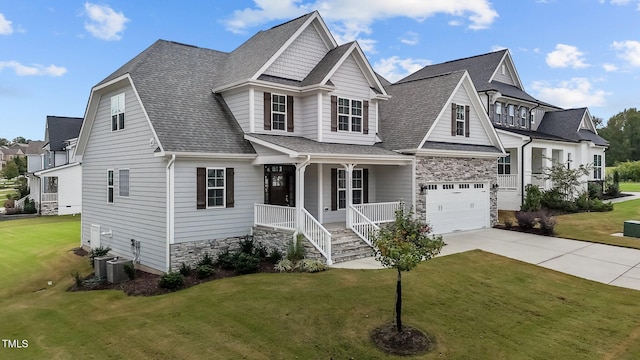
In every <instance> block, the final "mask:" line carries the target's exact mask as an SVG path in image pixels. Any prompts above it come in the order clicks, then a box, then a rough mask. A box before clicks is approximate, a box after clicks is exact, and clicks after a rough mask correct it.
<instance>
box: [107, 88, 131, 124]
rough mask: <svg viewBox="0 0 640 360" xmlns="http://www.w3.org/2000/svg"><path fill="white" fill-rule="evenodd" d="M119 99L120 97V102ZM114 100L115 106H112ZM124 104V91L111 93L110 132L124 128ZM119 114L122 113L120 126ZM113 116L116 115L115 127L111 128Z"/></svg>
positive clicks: (125, 118)
mask: <svg viewBox="0 0 640 360" xmlns="http://www.w3.org/2000/svg"><path fill="white" fill-rule="evenodd" d="M120 99H122V103H120ZM114 101H115V102H116V105H115V108H114ZM125 104H126V97H125V93H120V94H117V95H113V96H112V97H111V117H110V119H111V122H110V125H111V131H112V132H116V131H122V130H124V129H126V126H125V121H126V120H127V117H126V115H125V114H126V109H125ZM120 115H122V127H120ZM113 116H116V129H115V130H114V129H113Z"/></svg>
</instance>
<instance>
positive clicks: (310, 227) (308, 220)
mask: <svg viewBox="0 0 640 360" xmlns="http://www.w3.org/2000/svg"><path fill="white" fill-rule="evenodd" d="M300 228H301V229H300V232H301V233H302V234H303V235H304V236H305V237H306V238H307V239H309V241H310V242H311V243H312V244H313V246H314V247H315V248H316V249H318V251H320V253H321V254H322V256H324V257H325V258H327V265H331V264H333V262H332V261H331V233H330V232H329V231H328V230H327V229H325V227H324V226H322V224H320V223H319V222H318V220H316V218H314V217H313V215H311V214H309V212H308V211H307V210H306V209H304V208H303V209H302V218H301V219H300Z"/></svg>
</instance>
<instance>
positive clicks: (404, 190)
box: [369, 165, 413, 209]
mask: <svg viewBox="0 0 640 360" xmlns="http://www.w3.org/2000/svg"><path fill="white" fill-rule="evenodd" d="M372 174H374V175H373V176H372ZM411 177H412V165H404V166H395V165H389V166H386V165H376V166H374V167H373V170H372V171H370V172H369V183H371V179H372V178H375V183H376V189H375V194H376V195H375V199H376V201H378V202H390V201H398V200H403V201H404V202H405V204H406V205H407V209H409V208H411V206H413V203H412V202H413V193H412V183H413V180H412V178H411ZM371 194H372V191H371V189H369V202H372V201H371Z"/></svg>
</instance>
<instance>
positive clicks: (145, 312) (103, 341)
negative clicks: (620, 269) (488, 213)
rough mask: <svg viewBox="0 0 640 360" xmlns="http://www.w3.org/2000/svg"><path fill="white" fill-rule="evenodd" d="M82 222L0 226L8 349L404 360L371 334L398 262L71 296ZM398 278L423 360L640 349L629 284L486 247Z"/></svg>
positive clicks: (14, 352) (1, 314) (0, 284)
mask: <svg viewBox="0 0 640 360" xmlns="http://www.w3.org/2000/svg"><path fill="white" fill-rule="evenodd" d="M79 231H80V228H79V222H78V221H77V218H72V217H66V218H38V219H29V220H13V221H3V222H0V246H2V249H3V251H1V252H0V264H5V263H10V264H11V265H10V266H8V265H2V266H3V267H2V269H0V270H1V272H0V273H1V274H2V277H1V278H0V319H2V321H0V338H4V339H26V340H28V342H29V347H28V348H26V349H7V348H0V358H3V359H7V358H11V359H21V358H22V359H33V358H45V357H46V358H53V359H67V358H78V359H85V358H97V359H102V358H162V359H196V358H210V359H241V358H242V359H295V358H297V359H329V358H334V359H348V358H354V359H383V358H398V359H399V357H393V356H387V355H385V354H383V353H382V352H380V351H379V350H377V349H376V348H375V347H374V346H373V345H372V342H371V341H370V340H369V337H368V336H369V335H368V333H369V331H371V330H372V329H373V328H375V327H377V326H379V325H381V324H383V323H387V322H391V321H392V319H393V304H394V291H395V279H396V273H395V271H394V270H346V269H332V270H329V271H327V272H324V273H317V274H254V275H247V276H241V277H236V278H227V279H222V280H217V281H213V282H209V283H205V284H202V285H199V286H196V287H193V288H189V289H186V290H183V291H179V292H176V293H171V294H167V295H162V296H156V297H147V298H144V297H127V296H125V295H124V294H123V293H122V292H119V291H94V292H76V293H68V292H66V291H65V289H66V288H67V287H68V286H70V285H71V283H72V279H71V277H70V276H69V273H71V272H72V271H75V270H77V269H80V270H82V271H83V272H84V273H88V272H90V268H89V266H88V264H87V262H86V259H84V258H79V257H77V256H75V255H73V254H72V253H71V252H70V251H69V250H70V249H71V248H73V247H75V246H77V244H78V237H79ZM5 249H7V251H4V250H5ZM48 280H52V281H54V285H53V286H51V287H49V286H47V285H46V282H47V281H48ZM403 280H404V281H403V289H404V307H403V310H404V320H405V323H407V324H408V325H411V326H415V327H417V328H419V329H422V330H423V331H427V332H429V333H431V334H433V335H434V336H435V337H436V340H437V348H436V351H435V352H433V353H430V354H426V355H423V356H418V357H415V358H416V359H442V358H446V359H602V358H605V359H636V358H638V357H640V341H638V336H640V311H638V310H639V305H638V301H637V299H638V294H639V293H638V292H637V291H634V290H629V289H623V288H617V287H613V286H607V285H604V284H600V283H596V282H591V281H587V280H583V279H578V278H575V277H572V276H569V275H565V274H561V273H557V272H553V271H550V270H547V269H544V268H541V267H537V266H534V265H529V264H524V263H520V262H517V261H514V260H510V259H507V258H504V257H500V256H495V255H491V254H488V253H484V252H481V251H473V252H468V253H463V254H458V255H450V256H446V257H439V258H436V259H434V260H431V261H428V262H425V263H423V264H421V265H419V266H418V268H416V269H415V270H413V271H411V272H409V273H405V275H404V276H403ZM42 288H45V290H40V289H42ZM39 290H40V291H39Z"/></svg>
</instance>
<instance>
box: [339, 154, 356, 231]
mask: <svg viewBox="0 0 640 360" xmlns="http://www.w3.org/2000/svg"><path fill="white" fill-rule="evenodd" d="M342 166H344V170H345V180H346V182H347V184H346V185H347V206H346V212H347V213H346V222H347V229H348V228H350V227H351V212H350V211H349V209H350V207H351V205H352V204H353V168H354V167H355V166H356V164H342Z"/></svg>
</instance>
